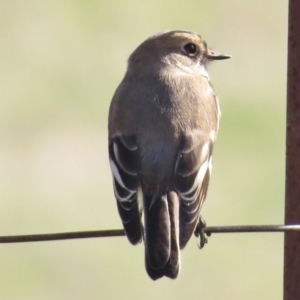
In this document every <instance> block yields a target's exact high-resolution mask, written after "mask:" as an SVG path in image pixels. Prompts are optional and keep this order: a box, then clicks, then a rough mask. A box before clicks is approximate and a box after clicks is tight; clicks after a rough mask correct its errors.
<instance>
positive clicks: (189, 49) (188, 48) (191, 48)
mask: <svg viewBox="0 0 300 300" xmlns="http://www.w3.org/2000/svg"><path fill="white" fill-rule="evenodd" d="M183 48H184V50H185V52H186V53H187V55H189V56H194V55H195V54H196V53H197V47H196V45H195V44H193V43H188V44H186V45H185V46H184V47H183Z"/></svg>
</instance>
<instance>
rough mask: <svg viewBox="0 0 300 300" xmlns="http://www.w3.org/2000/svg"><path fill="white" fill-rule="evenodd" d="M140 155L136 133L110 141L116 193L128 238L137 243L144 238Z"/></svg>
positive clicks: (110, 155)
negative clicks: (138, 194) (138, 196)
mask: <svg viewBox="0 0 300 300" xmlns="http://www.w3.org/2000/svg"><path fill="white" fill-rule="evenodd" d="M138 155H139V154H138V147H137V144H136V140H135V136H134V135H119V136H115V137H113V138H112V139H111V140H110V142H109V160H110V167H111V171H112V174H113V182H114V193H115V197H116V200H117V206H118V210H119V214H120V217H121V219H122V222H123V226H124V229H125V232H126V235H127V238H128V239H129V241H130V242H131V243H132V244H137V243H138V242H140V241H141V239H142V224H141V216H140V210H139V205H138V199H137V190H138V188H139V179H138V175H137V173H138V168H139V166H138V161H139V159H138Z"/></svg>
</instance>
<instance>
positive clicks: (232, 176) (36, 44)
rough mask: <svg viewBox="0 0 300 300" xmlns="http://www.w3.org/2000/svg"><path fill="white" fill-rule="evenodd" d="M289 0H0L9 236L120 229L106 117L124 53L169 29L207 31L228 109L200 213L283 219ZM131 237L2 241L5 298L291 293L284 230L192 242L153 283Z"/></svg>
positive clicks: (0, 123)
mask: <svg viewBox="0 0 300 300" xmlns="http://www.w3.org/2000/svg"><path fill="white" fill-rule="evenodd" d="M287 5H288V4H287V1H278V0H275V1H274V0H272V1H271V0H265V1H250V0H244V1H237V0H227V1H222V0H215V1H195V0H186V1H171V0H153V1H147V2H146V1H129V0H124V1H116V0H111V1H108V0H101V1H95V0H88V1H87V0H86V1H83V0H81V1H80V0H77V1H71V0H69V1H67V0H63V1H55V0H53V1H51V0H45V1H38V0H27V1H22V0H13V1H7V0H1V1H0V106H1V108H0V200H1V209H0V235H13V234H30V233H32V234H33V233H51V232H64V231H78V230H98V229H118V228H121V222H120V220H119V217H118V213H117V208H116V204H115V200H114V196H113V190H112V182H111V174H110V170H109V165H108V155H107V129H106V128H107V114H108V107H109V103H110V99H111V97H112V95H113V93H114V90H115V88H116V87H117V85H118V84H119V82H120V81H121V79H122V77H123V75H124V72H125V68H126V59H127V57H128V56H129V55H130V53H131V52H132V51H133V50H134V49H135V47H137V46H138V44H140V43H141V42H142V41H143V40H144V39H146V38H147V37H148V36H150V35H152V34H155V33H157V32H159V31H162V30H166V29H184V30H191V31H196V32H198V33H200V34H201V35H202V36H203V37H204V38H205V39H206V41H207V42H208V44H209V45H210V46H211V47H214V48H215V49H216V50H219V51H221V52H225V53H228V54H231V55H232V56H233V58H232V59H231V60H227V61H222V62H217V63H214V64H213V65H212V66H211V67H210V72H209V73H210V76H211V80H212V83H213V84H214V86H215V88H216V90H217V91H218V94H219V97H220V103H221V108H222V119H221V123H220V132H219V136H218V140H217V144H216V147H215V151H214V166H213V174H212V180H211V184H210V188H209V192H208V197H207V201H206V203H205V204H204V209H203V216H204V218H205V220H206V222H207V223H208V225H211V226H213V225H247V224H282V223H283V216H284V178H285V175H284V162H285V157H284V155H285V108H286V48H287ZM143 251H144V248H143V245H138V246H136V247H133V246H131V245H130V244H129V242H127V240H126V239H125V238H124V237H119V238H106V239H104V238H103V239H88V240H77V241H60V242H43V243H32V244H13V245H0V266H1V267H0V299H8V300H19V299H20V300H27V299H28V300H29V299H30V300H32V299H43V300H48V299H63V300H69V299H75V300H77V299H78V300H79V299H91V300H93V299H123V300H125V299H151V300H152V299H164V300H168V299H172V300H175V299H205V300H206V299H207V300H210V299H213V300H216V299H231V300H241V299H243V300H253V299H256V300H264V299H272V300H279V299H282V285H283V235H282V234H279V233H277V234H262V233H261V234H250V233H249V234H223V235H213V236H212V237H211V238H210V239H209V243H208V245H206V247H205V248H204V249H203V250H201V251H199V250H198V248H197V240H196V239H192V240H191V241H190V243H189V245H188V246H187V247H186V249H185V250H184V251H183V252H182V270H181V274H180V276H179V278H178V279H177V280H175V281H172V280H169V279H162V280H159V281H157V282H152V281H151V280H150V279H149V278H148V276H147V274H146V271H145V268H144V252H143Z"/></svg>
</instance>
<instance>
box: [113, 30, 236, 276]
mask: <svg viewBox="0 0 300 300" xmlns="http://www.w3.org/2000/svg"><path fill="white" fill-rule="evenodd" d="M230 57H231V56H229V55H226V54H222V53H218V52H216V51H213V50H211V49H210V48H209V47H208V46H207V43H206V41H205V40H204V39H203V38H202V37H201V36H200V35H199V34H197V33H193V32H189V31H184V30H173V31H164V32H160V33H158V34H156V35H153V36H151V37H149V38H148V39H146V40H145V41H144V42H142V43H141V44H140V45H139V46H138V47H137V48H136V49H135V50H134V51H133V53H132V54H131V55H130V57H129V59H128V64H127V70H126V73H125V76H124V78H123V80H122V81H121V83H120V84H119V86H118V87H117V89H116V91H115V93H114V95H113V98H112V100H111V103H110V107H109V117H108V148H109V149H108V152H109V162H110V168H111V172H112V176H113V187H114V196H115V198H116V203H117V208H118V212H119V215H120V218H121V221H122V224H123V227H124V231H125V233H126V236H127V238H128V240H129V241H130V243H131V244H133V245H136V244H138V243H140V242H141V241H142V240H143V241H144V244H145V268H146V271H147V273H148V275H149V277H150V278H151V279H153V280H157V279H159V278H161V277H163V276H166V277H169V278H171V279H175V278H177V276H178V274H179V272H180V268H181V256H180V251H181V249H183V248H184V247H185V246H186V245H187V243H188V241H189V240H190V238H191V236H192V235H193V233H194V231H195V228H196V225H197V222H198V219H199V216H200V210H201V207H202V204H203V202H204V200H205V198H206V195H207V189H208V184H209V180H210V176H211V169H212V154H213V146H214V143H215V140H216V136H217V132H218V128H219V119H220V115H221V111H220V107H219V100H218V97H217V94H216V91H215V89H214V87H213V86H212V84H211V82H210V78H209V75H208V73H207V67H208V65H209V64H210V62H212V61H215V60H223V59H228V58H230Z"/></svg>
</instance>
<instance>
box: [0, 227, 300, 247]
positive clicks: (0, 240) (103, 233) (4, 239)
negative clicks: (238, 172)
mask: <svg viewBox="0 0 300 300" xmlns="http://www.w3.org/2000/svg"><path fill="white" fill-rule="evenodd" d="M288 231H300V225H253V226H252V225H250V226H207V227H204V228H203V232H204V233H205V234H207V235H211V234H212V233H244V232H288ZM124 235H125V232H124V230H123V229H113V230H95V231H78V232H62V233H49V234H29V235H11V236H0V244H5V243H6V244H8V243H26V242H45V241H57V240H72V239H87V238H101V237H117V236H124Z"/></svg>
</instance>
